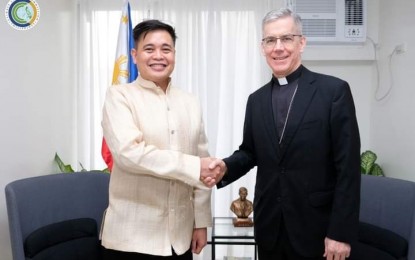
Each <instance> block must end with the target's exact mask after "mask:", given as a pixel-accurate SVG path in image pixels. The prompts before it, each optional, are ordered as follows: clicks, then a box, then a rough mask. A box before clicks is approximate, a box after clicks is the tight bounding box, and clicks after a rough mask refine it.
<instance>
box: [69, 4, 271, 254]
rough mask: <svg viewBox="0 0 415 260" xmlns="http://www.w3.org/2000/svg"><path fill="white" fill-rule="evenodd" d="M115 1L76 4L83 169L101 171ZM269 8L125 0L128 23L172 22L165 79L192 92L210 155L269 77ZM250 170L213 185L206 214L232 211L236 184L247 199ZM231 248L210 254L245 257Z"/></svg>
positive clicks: (227, 150) (233, 143) (234, 133)
mask: <svg viewBox="0 0 415 260" xmlns="http://www.w3.org/2000/svg"><path fill="white" fill-rule="evenodd" d="M123 3H124V2H123V0H118V1H114V0H78V2H77V8H78V17H79V19H78V20H79V26H78V28H79V32H78V33H79V36H78V37H79V39H78V43H79V44H78V53H79V64H78V75H79V80H78V83H79V84H78V117H77V124H78V127H77V128H78V129H77V133H78V158H79V161H82V162H85V163H84V164H85V165H84V166H85V168H87V169H101V168H105V165H104V162H103V160H102V158H101V154H100V149H101V141H102V130H101V125H100V120H101V108H102V104H103V99H104V95H105V91H106V88H107V87H108V86H109V85H110V84H111V78H112V69H113V64H114V56H115V51H116V41H117V35H118V26H119V20H120V15H121V8H122V6H123ZM274 5H276V4H275V1H269V0H198V1H190V0H130V6H131V16H132V24H133V27H134V25H135V24H137V23H138V22H140V21H142V20H144V19H149V18H155V19H160V20H163V21H166V22H168V23H170V24H171V25H173V26H174V27H175V29H176V33H177V35H178V40H177V42H176V68H175V70H174V72H173V75H172V79H173V83H174V85H176V86H177V87H179V88H182V89H185V90H187V91H189V92H192V93H194V94H195V95H197V96H198V97H199V99H200V101H201V103H202V106H203V111H204V120H205V125H206V131H207V135H208V138H209V146H210V149H209V150H210V153H211V155H212V156H214V157H220V158H222V157H226V156H229V155H230V154H232V152H233V151H234V150H235V149H237V148H238V146H239V145H240V143H241V140H242V127H243V121H244V113H245V105H246V101H247V98H248V95H249V94H250V93H252V92H253V91H255V90H256V89H258V88H259V87H260V86H262V85H263V84H265V83H266V82H268V81H269V80H270V79H271V73H270V71H269V69H268V67H267V66H266V64H265V61H264V58H263V57H262V54H261V51H260V41H261V20H262V18H263V16H264V15H265V14H266V13H267V12H268V11H269V10H271V9H273V8H276V6H274ZM255 172H256V171H255V169H253V170H252V171H251V172H250V173H249V174H247V175H245V176H244V177H243V178H241V179H240V180H238V181H237V182H235V183H233V184H232V185H229V186H228V187H226V188H223V189H221V190H216V188H215V189H214V192H213V213H214V216H224V217H231V216H233V214H232V212H231V211H230V210H229V206H230V203H231V201H232V200H234V199H236V198H237V197H238V189H239V187H241V186H245V187H247V188H248V199H250V200H253V194H254V185H255ZM221 248H223V247H221ZM233 248H235V247H228V248H227V249H222V250H221V249H220V248H218V249H219V251H218V254H219V255H217V256H218V257H219V258H221V259H223V257H221V256H220V254H221V251H222V254H225V255H236V256H238V255H249V254H253V247H244V249H242V251H244V250H248V251H249V252H240V251H241V247H237V249H233ZM224 250H227V252H223V251H224ZM232 250H233V252H232ZM205 251H207V250H205ZM235 251H238V252H235ZM206 257H208V256H204V257H203V258H206ZM206 259H208V258H206Z"/></svg>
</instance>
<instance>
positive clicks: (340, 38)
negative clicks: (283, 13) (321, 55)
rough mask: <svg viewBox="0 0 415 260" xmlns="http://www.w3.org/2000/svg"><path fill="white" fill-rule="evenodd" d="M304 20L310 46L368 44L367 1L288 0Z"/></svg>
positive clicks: (288, 3) (305, 33)
mask: <svg viewBox="0 0 415 260" xmlns="http://www.w3.org/2000/svg"><path fill="white" fill-rule="evenodd" d="M285 2H286V6H287V7H288V8H290V9H291V10H293V11H294V12H296V13H298V14H299V15H300V16H301V19H302V21H303V34H304V35H305V36H306V37H307V42H308V43H362V42H365V41H366V0H286V1H285Z"/></svg>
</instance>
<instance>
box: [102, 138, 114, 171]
mask: <svg viewBox="0 0 415 260" xmlns="http://www.w3.org/2000/svg"><path fill="white" fill-rule="evenodd" d="M101 155H102V158H103V159H104V161H105V163H106V164H107V166H108V169H109V171H110V172H111V170H112V164H113V161H112V155H111V151H110V149H109V148H108V145H107V142H105V139H104V138H102V147H101Z"/></svg>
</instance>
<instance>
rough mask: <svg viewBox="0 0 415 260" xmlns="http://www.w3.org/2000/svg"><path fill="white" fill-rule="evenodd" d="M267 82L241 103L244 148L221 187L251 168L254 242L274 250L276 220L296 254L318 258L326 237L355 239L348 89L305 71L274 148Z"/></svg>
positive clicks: (353, 124) (355, 161) (355, 133)
mask: <svg viewBox="0 0 415 260" xmlns="http://www.w3.org/2000/svg"><path fill="white" fill-rule="evenodd" d="M271 88H272V83H271V82H270V83H268V84H266V85H265V86H263V87H262V88H260V89H259V90H257V91H255V92H254V93H252V94H251V95H250V96H249V98H248V102H247V107H246V114H245V123H244V131H243V141H242V144H241V145H240V147H239V149H238V150H237V151H235V152H234V154H233V155H231V156H230V157H228V158H226V159H224V161H225V163H226V165H227V168H228V172H227V174H226V175H225V176H224V178H223V179H222V181H221V182H220V183H218V187H219V188H220V187H223V186H226V185H228V184H229V183H231V182H233V181H235V180H237V179H239V178H240V177H242V176H243V175H244V174H246V173H247V172H248V171H249V170H250V169H252V168H253V167H254V166H257V177H256V184H255V196H254V223H255V226H254V227H255V239H256V242H257V243H258V244H259V245H261V246H263V247H265V248H271V247H272V246H274V245H275V242H276V240H277V236H278V231H279V228H280V221H281V217H283V218H284V227H285V228H286V229H287V231H288V235H289V238H290V241H291V243H292V245H293V246H294V248H295V249H296V251H297V252H298V253H300V254H302V255H304V256H322V255H323V252H324V238H325V237H326V236H327V237H329V238H331V239H334V240H337V241H342V242H347V243H352V242H354V241H355V240H357V233H358V221H359V201H360V138H359V130H358V125H357V120H356V114H355V107H354V103H353V98H352V95H351V91H350V87H349V85H348V83H347V82H345V81H343V80H341V79H338V78H335V77H332V76H328V75H323V74H318V73H314V72H311V71H309V70H307V69H306V68H303V70H302V74H301V76H300V79H299V82H298V90H297V93H296V95H295V98H294V101H293V104H292V108H291V112H290V115H289V118H288V123H287V126H286V130H285V135H284V138H283V140H282V142H281V144H278V134H277V129H276V127H275V123H274V118H273V111H272V100H271Z"/></svg>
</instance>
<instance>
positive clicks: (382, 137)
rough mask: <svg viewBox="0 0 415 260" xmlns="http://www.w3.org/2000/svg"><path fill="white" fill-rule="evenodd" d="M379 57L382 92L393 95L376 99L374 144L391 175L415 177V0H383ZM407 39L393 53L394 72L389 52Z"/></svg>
mask: <svg viewBox="0 0 415 260" xmlns="http://www.w3.org/2000/svg"><path fill="white" fill-rule="evenodd" d="M380 3H381V4H380V12H379V14H380V15H379V17H380V19H379V28H381V29H380V30H379V47H380V48H379V51H380V55H379V60H380V94H379V96H381V94H382V93H386V91H387V89H388V88H390V86H391V82H392V79H393V88H392V90H391V92H390V95H389V96H388V97H387V98H385V99H384V100H382V101H381V102H376V101H374V100H373V99H372V100H371V101H372V104H371V105H372V114H371V118H370V119H371V131H370V144H371V147H372V148H373V149H374V150H375V151H376V152H377V154H378V160H379V164H380V165H381V166H382V167H383V168H384V170H385V172H386V174H387V175H388V176H392V177H397V178H401V179H409V180H413V181H415V174H414V172H415V169H414V168H415V115H414V112H415V102H414V98H415V83H414V81H413V77H414V73H415V63H414V61H415V34H414V28H415V20H414V10H415V2H414V1H411V0H406V1H403V0H401V1H386V0H381V1H380ZM403 42H406V43H407V51H406V52H405V53H402V54H397V55H395V56H393V58H392V62H391V65H392V66H391V68H392V74H390V72H389V69H388V63H389V55H390V54H391V53H392V51H393V49H394V48H395V46H396V45H398V44H401V43H403Z"/></svg>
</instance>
